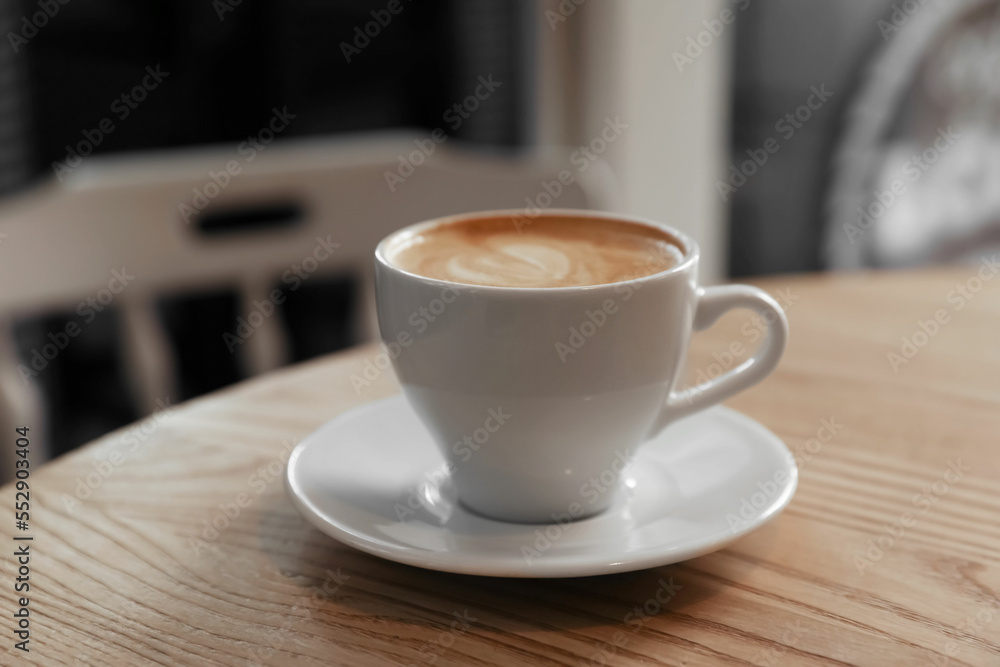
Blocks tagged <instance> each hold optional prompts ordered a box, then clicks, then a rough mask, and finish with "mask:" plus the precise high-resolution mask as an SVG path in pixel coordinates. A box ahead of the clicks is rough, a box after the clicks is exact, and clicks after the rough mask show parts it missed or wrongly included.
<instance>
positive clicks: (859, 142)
mask: <svg viewBox="0 0 1000 667" xmlns="http://www.w3.org/2000/svg"><path fill="white" fill-rule="evenodd" d="M904 5H905V3H894V4H893V5H892V7H891V8H890V10H888V12H887V14H886V16H885V17H884V18H883V19H882V20H881V21H880V22H879V28H880V31H881V34H882V37H883V39H882V40H881V41H880V43H879V46H878V48H877V49H875V50H874V51H873V53H872V54H871V55H870V57H869V58H868V59H867V60H866V62H865V63H864V64H863V67H862V69H861V72H860V77H859V80H858V84H857V85H856V86H855V88H854V91H853V93H852V94H851V97H850V99H849V100H848V101H847V103H846V105H845V107H844V113H843V122H842V129H841V133H840V137H839V139H838V141H837V142H836V145H835V147H834V153H833V156H832V161H831V167H830V169H831V178H830V182H829V185H828V189H827V194H826V198H825V199H826V201H825V212H826V216H827V220H826V229H825V248H824V254H825V260H826V264H827V266H828V267H829V268H835V269H843V268H856V267H864V266H876V267H901V266H909V265H915V264H922V263H927V262H957V261H975V260H977V259H979V258H981V257H982V256H984V255H985V254H987V253H989V252H996V251H998V250H1000V85H998V82H1000V79H998V77H997V75H998V70H997V63H998V62H1000V1H998V0H955V1H954V2H946V3H927V4H921V5H919V8H918V9H917V10H916V11H906V10H905V7H904Z"/></svg>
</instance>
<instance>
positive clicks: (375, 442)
mask: <svg viewBox="0 0 1000 667" xmlns="http://www.w3.org/2000/svg"><path fill="white" fill-rule="evenodd" d="M444 471H445V463H444V459H443V458H442V457H441V455H440V454H439V453H438V449H437V447H436V446H435V445H434V443H433V441H432V440H431V437H430V435H429V434H428V433H427V431H426V429H425V428H424V427H423V425H422V424H421V423H420V420H419V419H418V418H417V416H416V414H414V412H413V410H411V409H410V406H409V404H408V403H407V402H406V400H405V399H404V398H403V397H402V396H394V397H392V398H388V399H385V400H381V401H378V402H375V403H370V404H368V405H364V406H362V407H360V408H358V409H356V410H352V411H351V412H348V413H346V414H343V415H341V416H339V417H337V418H336V419H334V420H333V421H330V422H328V423H327V424H325V425H324V426H323V427H322V428H320V429H319V430H318V431H316V432H315V433H313V434H312V435H310V436H308V437H307V438H306V439H305V440H303V441H302V442H301V443H299V445H298V446H297V447H296V448H295V451H294V452H292V456H291V458H290V459H289V461H288V471H287V477H286V482H287V489H288V493H289V496H290V497H291V499H292V502H293V503H294V504H295V506H296V507H297V508H298V509H299V511H300V512H302V514H303V515H304V516H305V517H306V519H308V520H309V522H310V523H312V524H313V525H314V526H316V527H317V528H319V529H320V530H321V531H323V532H324V533H326V534H327V535H330V536H331V537H333V538H336V539H337V540H339V541H341V542H344V543H345V544H349V545H351V546H353V547H356V548H358V549H361V550H362V551H367V552H368V553H372V554H375V555H376V556H381V557H383V558H387V559H389V560H393V561H397V562H400V563H406V564H409V565H416V566H418V567H423V568H429V569H432V570H442V571H445V572H457V573H463V574H477V575H487V576H498V577H578V576H589V575H598V574H609V573H612V572H627V571H630V570H640V569H645V568H649V567H655V566H658V565H667V564H669V563H676V562H678V561H682V560H686V559H688V558H693V557H695V556H700V555H702V554H706V553H709V552H711V551H715V550H717V549H720V548H722V547H723V546H725V545H726V544H728V543H730V542H732V541H733V540H736V539H738V538H739V537H742V536H743V535H746V534H747V533H749V532H750V531H752V530H755V529H756V528H759V527H760V526H761V525H763V524H764V523H766V522H767V521H768V520H770V519H772V518H773V517H774V516H776V515H777V514H778V513H779V512H780V511H781V510H782V509H784V508H785V506H786V505H787V504H788V503H789V501H790V500H791V498H792V495H793V494H794V493H795V486H796V483H797V481H798V469H797V468H796V467H795V461H794V459H793V457H792V455H791V453H790V452H789V451H788V449H787V448H786V447H785V445H784V444H783V443H782V442H781V440H779V439H778V438H777V437H776V436H775V435H774V434H773V433H771V432H770V431H768V430H767V429H766V428H764V427H763V426H761V425H760V424H758V423H757V422H755V421H753V420H752V419H750V418H748V417H745V416H743V415H741V414H739V413H737V412H734V411H732V410H729V409H727V408H723V407H715V408H711V409H709V410H706V411H704V412H700V413H698V414H696V415H693V416H691V417H687V418H685V419H683V420H681V421H679V422H677V423H676V424H673V425H671V426H670V427H669V428H668V429H667V430H666V431H664V432H663V433H662V434H661V435H660V436H658V437H657V438H655V439H653V440H650V441H649V442H647V443H645V444H644V445H642V446H641V447H640V448H639V450H638V453H637V455H636V457H635V460H634V461H633V462H632V464H631V465H630V466H629V467H628V468H627V469H626V471H625V473H624V480H625V488H624V493H622V494H621V495H620V497H619V498H618V500H617V501H616V503H615V505H613V506H612V507H611V508H610V509H609V510H608V511H606V512H604V513H603V514H600V515H598V516H595V517H593V518H590V519H585V520H583V521H578V522H575V523H572V524H565V525H560V524H550V525H537V524H535V525H531V524H512V523H504V522H499V521H493V520H490V519H486V518H483V517H481V516H479V515H477V514H473V513H472V512H470V511H468V510H466V509H465V508H464V507H463V506H462V505H460V504H459V503H457V502H456V501H455V498H454V493H453V492H452V490H451V488H450V484H449V483H448V480H447V475H446V474H445V473H444ZM442 480H443V482H442ZM411 507H415V508H416V509H415V510H411ZM401 519H402V520H401Z"/></svg>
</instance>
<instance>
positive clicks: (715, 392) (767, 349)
mask: <svg viewBox="0 0 1000 667" xmlns="http://www.w3.org/2000/svg"><path fill="white" fill-rule="evenodd" d="M696 296H697V300H698V301H697V304H698V305H697V306H696V310H695V315H694V330H695V331H701V330H703V329H707V328H708V327H710V326H712V324H714V323H715V321H716V320H718V319H719V317H721V316H722V314H723V313H725V312H726V311H728V310H732V309H733V308H748V309H750V310H752V311H754V312H755V313H757V314H758V315H759V316H760V317H761V318H763V320H764V322H765V323H766V324H767V335H766V336H765V337H764V340H763V341H762V342H761V344H760V347H758V348H757V350H756V351H755V352H754V354H753V356H751V357H750V358H749V359H747V360H746V361H744V362H743V363H742V364H740V365H739V366H737V367H736V368H733V369H732V370H729V371H727V372H725V373H723V374H722V375H720V376H719V377H717V378H715V379H713V380H709V381H708V382H705V383H702V384H699V385H697V386H694V387H688V388H687V389H685V390H683V391H680V392H675V391H671V392H670V395H669V396H668V397H667V404H666V405H665V406H664V407H663V409H662V410H661V411H660V414H659V416H658V417H657V418H656V422H655V423H654V424H653V426H652V428H651V429H650V431H649V437H653V436H655V435H656V434H657V433H659V432H660V431H661V430H663V429H664V428H665V427H666V426H667V425H668V424H671V423H673V422H675V421H677V420H678V419H680V418H681V417H686V416H687V415H690V414H692V413H694V412H697V411H698V410H702V409H704V408H707V407H709V406H711V405H715V404H716V403H720V402H722V401H724V400H726V399H727V398H729V397H730V396H732V395H733V394H736V393H738V392H741V391H743V390H744V389H747V388H748V387H752V386H753V385H755V384H757V383H758V382H760V381H761V380H763V379H764V378H766V377H767V376H768V375H770V373H771V371H773V370H774V368H775V366H777V365H778V360H780V359H781V355H782V354H783V353H784V351H785V344H786V343H787V341H788V320H787V319H786V318H785V313H784V311H783V310H781V306H779V305H778V302H777V301H775V300H774V299H773V298H772V297H771V295H770V294H768V293H767V292H765V291H764V290H762V289H758V288H756V287H750V286H749V285H724V286H721V287H707V288H701V287H700V288H698V292H697V295H696Z"/></svg>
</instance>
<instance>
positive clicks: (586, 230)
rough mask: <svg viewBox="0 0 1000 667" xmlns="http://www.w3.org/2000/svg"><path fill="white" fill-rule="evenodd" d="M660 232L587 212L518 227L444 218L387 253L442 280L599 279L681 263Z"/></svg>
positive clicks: (529, 283)
mask: <svg viewBox="0 0 1000 667" xmlns="http://www.w3.org/2000/svg"><path fill="white" fill-rule="evenodd" d="M670 241H671V240H670V237H669V236H667V235H666V233H665V232H663V233H660V232H659V230H654V229H652V228H646V227H642V226H639V225H631V224H627V223H617V222H614V221H602V220H591V219H577V220H573V219H562V218H540V219H539V220H536V221H535V222H534V223H533V224H532V225H531V226H530V227H527V228H525V229H523V230H520V231H516V230H515V229H514V228H513V227H512V224H511V221H510V220H509V219H506V220H504V219H491V220H487V221H483V220H475V221H468V222H466V223H457V224H451V225H444V226H442V227H440V228H436V229H434V230H432V231H429V232H425V233H422V234H419V235H417V236H416V237H414V238H413V239H410V240H409V241H408V242H407V243H405V244H404V245H402V246H401V247H400V248H398V249H397V250H395V251H394V252H392V254H391V258H392V262H393V263H394V264H395V265H397V266H399V267H400V268H402V269H404V270H406V271H410V272H411V273H417V274H420V275H424V276H427V277H430V278H437V279H439V280H449V281H452V282H457V283H463V284H470V285H495V286H500V287H566V286H572V285H600V284H604V283H612V282H618V281H621V280H628V279H631V278H638V277H642V276H646V275H650V274H653V273H658V272H660V271H663V270H666V269H669V268H671V267H673V266H675V265H676V264H678V263H679V262H680V261H681V259H682V256H681V252H680V250H679V249H678V248H677V246H676V245H674V244H673V243H671V242H670Z"/></svg>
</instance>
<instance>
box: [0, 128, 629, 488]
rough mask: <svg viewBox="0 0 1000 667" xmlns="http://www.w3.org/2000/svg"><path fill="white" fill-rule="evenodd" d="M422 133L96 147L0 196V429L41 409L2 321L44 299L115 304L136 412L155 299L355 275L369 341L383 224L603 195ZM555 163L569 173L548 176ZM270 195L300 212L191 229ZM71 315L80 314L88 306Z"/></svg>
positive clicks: (164, 361)
mask: <svg viewBox="0 0 1000 667" xmlns="http://www.w3.org/2000/svg"><path fill="white" fill-rule="evenodd" d="M429 143H430V142H429V141H428V140H427V138H426V137H423V136H419V135H409V134H379V135H373V136H369V137H365V138H360V139H350V140H338V139H326V140H317V139H310V140H293V141H286V142H284V143H279V144H275V145H272V146H269V147H267V149H266V150H264V151H261V152H259V153H257V154H256V155H255V156H254V158H253V159H252V160H248V159H247V158H248V157H249V156H248V155H247V154H246V153H241V152H239V151H238V150H237V149H236V147H231V148H218V147H214V148H206V149H198V150H191V151H185V152H177V153H163V154H143V155H139V156H135V157H133V156H115V157H93V158H87V159H85V160H84V161H83V163H82V164H81V165H80V166H79V167H77V168H76V169H75V170H74V171H73V172H72V173H71V174H70V175H69V176H67V177H66V178H65V180H64V181H63V182H62V183H57V182H56V181H55V180H53V181H52V182H51V183H49V184H47V185H45V186H43V187H40V188H37V189H35V190H33V191H31V192H29V193H26V194H24V195H21V196H19V197H17V198H16V199H14V200H11V201H8V202H6V203H5V204H4V205H3V206H2V207H0V433H7V432H8V431H10V432H12V431H11V429H13V428H14V427H15V426H19V425H23V424H26V423H30V424H31V425H32V426H35V425H37V427H38V428H39V429H41V427H42V423H41V422H42V420H43V415H42V412H43V406H42V405H41V404H40V402H39V399H38V392H37V389H36V387H34V386H32V382H31V381H30V380H27V381H26V380H25V378H24V375H25V374H24V373H23V368H22V370H21V371H19V369H18V366H19V364H22V361H21V360H20V359H19V358H18V357H17V354H16V351H15V346H14V344H13V340H12V329H11V323H12V322H13V320H14V319H15V318H18V317H25V316H32V315H36V314H41V313H44V312H52V311H68V312H72V313H74V316H76V315H79V314H80V313H83V314H84V316H85V315H86V314H87V313H88V308H89V307H90V306H88V305H86V304H88V301H87V300H88V299H91V300H94V301H95V302H96V303H97V304H100V305H101V306H102V307H103V306H105V305H107V306H113V307H115V308H117V309H118V310H119V312H120V313H121V314H122V322H123V325H124V330H123V332H122V335H123V341H124V345H125V353H126V358H127V360H128V362H129V363H128V368H129V373H130V381H131V383H132V385H133V389H134V391H135V394H136V396H137V399H138V403H139V407H140V408H141V409H142V410H143V411H144V412H146V413H149V412H152V411H153V410H154V409H155V408H156V405H157V402H158V401H163V400H165V399H167V398H168V397H170V398H172V397H175V395H176V394H175V393H174V391H175V386H176V381H175V378H174V362H173V354H172V351H171V349H170V345H169V344H168V343H167V340H166V337H165V333H164V331H163V328H162V326H161V325H160V322H159V320H158V317H157V316H156V314H155V312H156V311H155V304H156V300H157V298H159V297H161V296H164V295H170V294H176V293H180V292H185V291H200V290H207V289H211V288H217V287H229V288H235V289H236V290H238V291H239V293H240V294H242V299H243V307H242V312H243V314H244V317H246V315H247V314H248V313H249V312H250V311H251V310H252V307H253V303H254V302H255V301H256V302H258V303H259V302H263V301H268V300H269V299H270V298H271V296H272V290H273V289H275V288H279V289H280V287H281V284H282V283H281V278H282V276H283V275H284V274H286V272H288V271H290V270H292V269H293V267H296V266H298V267H300V269H299V270H302V271H309V273H310V275H312V274H315V275H344V274H353V275H354V276H355V277H356V278H357V282H356V284H357V285H358V286H359V289H360V290H361V292H362V293H361V294H360V295H359V296H360V298H359V299H357V301H356V303H358V304H360V305H359V312H357V313H356V317H355V322H356V323H357V326H358V331H357V333H358V337H359V338H360V339H363V340H364V339H373V338H374V337H375V334H376V331H377V329H376V325H375V317H374V302H373V294H372V287H373V285H372V280H371V277H372V273H373V259H372V255H373V251H374V248H375V246H376V245H377V243H378V241H379V240H381V239H382V238H383V237H384V236H386V235H387V234H388V233H390V232H392V231H393V230H395V229H398V228H399V227H402V226H404V225H406V224H409V223H412V222H417V221H420V220H425V219H429V218H434V217H439V216H443V215H448V214H453V213H460V212H465V211H473V210H489V209H499V208H525V207H527V206H529V204H530V203H531V202H535V203H537V204H539V205H541V206H542V207H543V208H548V207H549V206H552V207H558V208H614V207H615V205H616V201H617V192H616V190H615V186H614V179H613V177H612V176H611V174H610V172H609V170H608V169H607V167H606V166H605V165H604V164H603V163H601V162H600V161H597V162H593V163H589V164H588V165H587V168H586V169H584V170H583V171H580V165H579V164H578V162H579V161H577V163H574V162H571V160H570V153H569V152H568V151H565V152H563V151H557V150H553V151H548V152H546V153H544V154H534V155H531V156H528V157H503V156H497V155H484V154H482V153H472V152H470V151H465V150H462V149H460V148H454V147H452V146H451V145H448V144H444V145H435V146H434V148H435V150H434V151H433V153H432V154H430V155H424V152H423V151H422V150H421V149H420V146H421V145H422V146H424V148H425V149H426V147H427V145H428V144H429ZM432 145H433V144H432ZM414 165H416V166H414ZM227 167H228V171H229V172H232V173H233V174H235V175H231V174H230V173H228V172H227ZM409 167H413V168H412V173H411V170H410V168H409ZM561 172H566V173H564V174H562V175H563V181H569V184H566V183H560V181H559V175H560V173H561ZM388 174H394V175H395V176H394V177H393V176H388ZM567 174H568V175H569V177H567ZM553 193H555V194H553ZM276 204H277V205H284V204H289V205H291V206H292V207H297V208H299V209H301V211H302V219H301V220H300V221H299V223H298V224H290V225H287V226H276V227H274V228H268V229H263V230H259V231H245V232H234V233H220V234H211V235H210V234H205V233H203V232H202V231H200V229H199V220H204V219H205V218H203V217H200V216H203V215H212V214H215V213H218V212H220V211H222V212H224V211H227V210H236V209H253V208H254V207H256V208H257V210H260V209H263V208H265V207H268V206H273V205H276ZM334 246H335V247H334ZM310 258H311V259H310ZM310 269H311V270H310ZM81 304H85V305H82V306H81ZM77 319H78V320H79V326H81V327H83V326H86V322H85V317H79V318H77ZM278 320H279V318H278V317H277V316H273V317H267V318H263V319H262V321H260V323H259V326H256V327H255V329H254V331H253V334H252V336H249V337H247V338H246V340H245V341H244V342H243V343H242V344H241V345H240V350H239V352H240V353H242V354H245V358H244V361H245V362H246V365H247V367H248V368H249V370H250V372H251V373H259V372H263V371H266V370H269V369H271V368H274V367H276V366H279V365H281V364H282V363H285V361H286V360H287V353H286V349H287V344H286V342H285V336H284V333H283V327H282V326H281V325H280V322H279V321H278ZM234 324H235V323H234ZM223 333H224V332H219V335H220V336H222V334H223ZM70 344H72V343H70ZM47 351H48V352H52V350H51V349H50V350H47ZM25 361H27V362H30V361H31V360H25ZM25 368H29V369H30V368H31V367H30V363H29V364H28V365H26V366H25ZM36 444H38V445H40V444H41V443H39V442H38V441H36ZM3 458H4V460H3V461H0V480H3V479H9V477H10V466H11V465H12V464H11V463H10V462H9V461H8V460H6V459H7V456H4V457H3Z"/></svg>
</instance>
